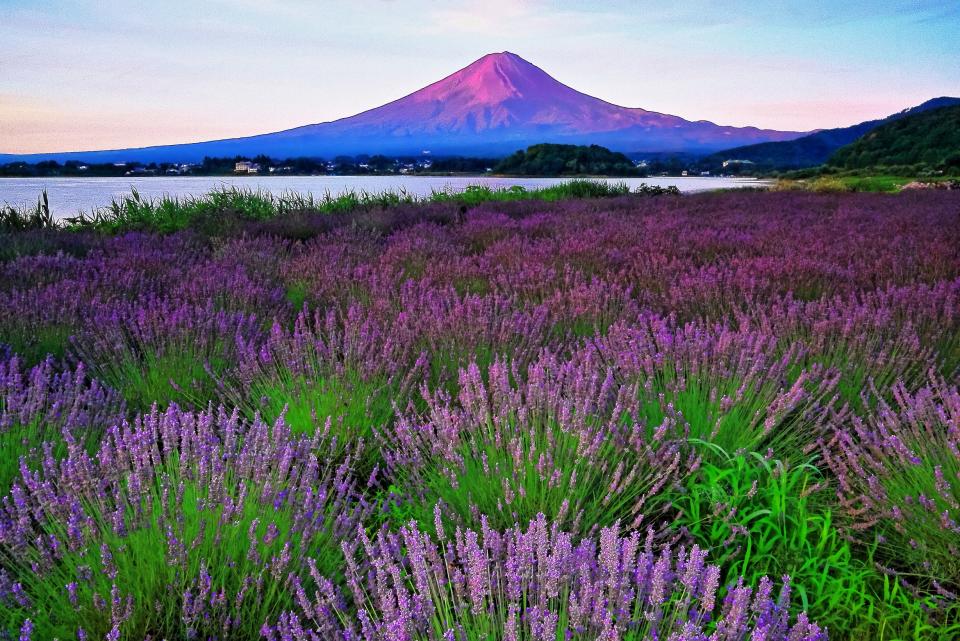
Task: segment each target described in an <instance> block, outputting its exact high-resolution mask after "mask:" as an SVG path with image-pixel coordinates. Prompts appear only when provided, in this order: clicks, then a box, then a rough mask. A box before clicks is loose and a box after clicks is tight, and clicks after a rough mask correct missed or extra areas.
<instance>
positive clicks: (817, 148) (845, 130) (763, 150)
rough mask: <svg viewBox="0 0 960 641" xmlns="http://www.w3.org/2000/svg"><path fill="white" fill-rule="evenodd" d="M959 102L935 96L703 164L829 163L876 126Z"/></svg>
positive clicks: (772, 166)
mask: <svg viewBox="0 0 960 641" xmlns="http://www.w3.org/2000/svg"><path fill="white" fill-rule="evenodd" d="M958 104H960V98H951V97H947V96H944V97H940V98H934V99H932V100H928V101H926V102H924V103H923V104H920V105H917V106H916V107H912V108H910V109H905V110H903V111H901V112H899V113H896V114H893V115H891V116H887V117H886V118H881V119H879V120H868V121H866V122H861V123H859V124H856V125H853V126H851V127H840V128H837V129H824V130H822V131H818V132H815V133H812V134H810V135H807V136H803V137H801V138H796V139H795V140H788V141H778V142H765V143H759V144H754V145H746V146H743V147H734V148H731V149H727V150H724V151H722V152H720V153H715V154H712V155H710V156H708V157H706V158H704V159H703V164H704V165H706V166H709V167H711V168H716V167H718V166H720V165H721V164H722V163H723V162H724V161H726V160H747V161H750V162H751V163H753V167H752V168H753V169H756V170H761V171H772V170H790V169H803V168H806V167H816V166H817V165H822V164H824V163H825V162H827V159H829V158H830V156H831V155H832V154H833V153H834V152H835V151H837V150H838V149H840V148H841V147H843V146H845V145H849V144H850V143H852V142H853V141H855V140H857V139H858V138H860V137H861V136H864V135H866V134H868V133H870V132H871V131H873V130H874V129H876V128H877V127H881V126H883V125H885V124H887V123H890V122H895V121H897V120H900V119H902V118H908V117H910V116H913V115H916V114H920V113H924V112H927V111H930V110H933V109H939V108H941V107H946V106H950V105H958Z"/></svg>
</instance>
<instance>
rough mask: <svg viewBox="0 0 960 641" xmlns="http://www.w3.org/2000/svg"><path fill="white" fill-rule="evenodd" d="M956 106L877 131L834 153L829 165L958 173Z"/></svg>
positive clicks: (959, 108)
mask: <svg viewBox="0 0 960 641" xmlns="http://www.w3.org/2000/svg"><path fill="white" fill-rule="evenodd" d="M958 158H960V105H956V106H952V107H943V108H940V109H933V110H931V111H926V112H923V113H919V114H915V115H912V116H908V117H905V118H900V119H897V120H894V121H892V122H889V123H887V124H885V125H883V126H881V127H877V128H876V129H874V130H873V131H871V132H870V133H868V134H867V135H865V136H863V137H862V138H860V139H859V140H857V141H856V142H854V143H852V144H850V145H847V146H846V147H843V148H841V149H838V150H837V151H836V152H835V153H834V154H833V155H832V156H831V157H830V160H829V161H828V164H829V165H832V166H835V167H842V168H845V169H876V168H880V167H893V166H901V167H902V166H915V167H916V168H917V169H918V170H921V171H922V170H923V169H935V170H945V171H949V172H960V162H957V159H958Z"/></svg>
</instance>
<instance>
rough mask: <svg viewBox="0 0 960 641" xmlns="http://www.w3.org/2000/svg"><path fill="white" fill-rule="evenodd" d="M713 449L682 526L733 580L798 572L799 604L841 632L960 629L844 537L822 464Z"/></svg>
mask: <svg viewBox="0 0 960 641" xmlns="http://www.w3.org/2000/svg"><path fill="white" fill-rule="evenodd" d="M700 446H702V447H704V448H706V449H709V450H711V456H710V457H709V460H710V462H707V463H705V464H704V465H703V466H702V467H701V469H700V470H699V471H698V472H697V473H696V474H695V475H692V476H691V477H689V478H688V479H687V480H686V482H685V483H684V486H683V491H682V493H680V494H678V495H676V496H675V498H674V499H673V503H674V507H676V508H677V510H678V513H679V516H678V517H677V519H676V520H675V521H674V524H673V527H674V528H676V529H677V530H678V531H684V532H687V533H688V534H689V535H690V536H691V537H692V539H693V541H694V542H696V543H697V544H699V545H700V546H701V547H703V548H705V549H708V550H710V559H711V562H713V563H718V564H720V565H721V567H722V568H723V570H724V571H725V572H726V577H725V578H726V580H727V581H728V582H729V581H735V580H736V578H737V577H738V576H740V575H742V576H744V577H745V578H746V579H747V581H748V582H752V583H756V582H757V581H758V580H759V579H760V578H761V577H763V576H770V577H779V576H783V575H789V576H790V578H791V584H792V587H793V593H794V603H795V606H796V607H797V608H798V609H799V610H803V611H806V612H807V613H808V614H809V615H810V617H811V619H812V620H815V621H817V622H818V623H820V624H821V625H825V626H828V627H829V630H830V638H831V639H833V640H838V639H851V640H859V639H917V640H919V639H928V638H948V637H937V636H934V635H935V634H949V633H948V632H947V630H952V631H953V633H956V632H960V621H957V620H956V615H957V613H956V612H955V611H948V612H945V613H944V614H945V615H946V616H953V617H954V623H953V624H952V627H950V626H945V627H942V628H940V629H937V628H936V627H934V626H932V625H931V623H930V621H931V618H930V614H929V612H928V611H927V610H928V609H931V608H934V609H935V608H936V607H937V606H936V604H935V602H934V601H933V600H926V601H924V600H921V599H918V598H916V597H915V596H914V595H913V594H912V593H911V592H910V591H909V590H907V589H906V588H904V587H903V586H902V585H900V584H899V583H898V582H897V581H896V580H895V579H893V578H892V577H889V576H887V575H885V574H884V573H882V572H880V571H879V570H878V569H877V567H876V566H875V564H874V556H875V553H876V551H877V549H876V546H874V547H873V548H868V549H867V550H866V552H865V553H864V550H862V549H860V548H858V547H857V546H856V545H854V544H853V543H852V542H851V541H850V540H848V538H847V537H845V536H844V535H843V534H842V531H841V529H840V528H839V527H838V526H837V524H836V523H835V522H834V514H833V512H832V510H831V507H830V506H831V498H830V496H829V495H830V494H832V490H831V489H830V488H829V485H828V484H829V479H828V478H827V477H825V476H824V475H823V474H822V473H821V472H820V470H819V469H818V468H817V467H816V466H815V465H814V464H813V462H806V463H802V464H799V465H794V466H792V467H790V466H788V465H787V464H785V463H784V462H783V461H779V460H774V459H767V458H765V457H763V456H761V455H759V454H757V453H747V454H740V455H730V454H727V453H726V452H724V451H723V450H722V449H720V448H718V447H716V446H713V445H709V444H705V443H701V444H700Z"/></svg>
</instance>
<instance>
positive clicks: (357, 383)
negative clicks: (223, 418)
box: [249, 368, 397, 473]
mask: <svg viewBox="0 0 960 641" xmlns="http://www.w3.org/2000/svg"><path fill="white" fill-rule="evenodd" d="M396 392H397V390H395V389H394V388H393V387H392V386H391V385H390V384H389V383H388V382H387V381H386V380H383V379H375V380H364V379H363V378H362V377H361V376H359V375H358V374H357V373H355V372H349V371H346V372H341V373H339V374H334V373H331V374H329V375H328V376H325V377H316V378H308V377H306V376H303V375H296V376H295V375H292V374H291V373H290V372H289V371H284V370H283V369H282V368H280V369H278V371H277V372H276V373H275V374H274V375H272V376H270V377H261V378H259V379H258V380H256V381H254V382H253V384H252V385H251V387H250V391H249V398H251V399H260V402H259V403H258V404H256V405H255V408H254V410H255V411H258V412H260V414H261V416H263V417H264V419H266V420H267V421H268V422H270V423H273V422H274V421H276V420H277V419H278V418H279V417H280V416H281V415H282V416H283V418H284V422H285V423H286V424H287V425H288V426H289V427H290V430H291V431H292V432H293V433H304V434H313V433H315V432H318V431H320V432H324V431H326V430H328V429H329V436H328V438H330V448H331V453H332V454H333V455H334V456H336V457H340V456H342V455H343V454H345V452H346V451H347V449H348V448H349V449H350V450H351V451H353V450H356V449H358V448H359V447H360V444H363V446H364V450H363V453H362V454H360V455H359V456H360V461H359V462H358V466H359V468H360V470H361V473H367V472H370V471H371V470H372V469H373V468H374V467H375V466H376V465H377V464H380V463H382V457H381V456H380V452H379V450H378V448H377V447H376V444H375V443H374V438H373V437H374V433H375V431H376V430H379V429H381V428H383V427H384V426H385V425H387V424H388V423H389V422H390V420H391V419H392V418H393V405H392V403H393V398H394V394H395V393H396Z"/></svg>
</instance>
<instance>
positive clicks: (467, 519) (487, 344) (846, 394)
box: [0, 190, 960, 641]
mask: <svg viewBox="0 0 960 641" xmlns="http://www.w3.org/2000/svg"><path fill="white" fill-rule="evenodd" d="M218 220H219V222H218V224H210V221H209V219H208V220H207V221H206V222H205V223H204V224H202V225H191V224H187V225H185V226H184V227H185V228H184V229H181V230H180V231H176V232H174V233H167V234H159V233H155V232H152V231H149V230H146V231H127V232H124V231H122V230H116V229H114V230H113V231H114V232H116V233H106V232H103V231H92V230H83V229H72V230H62V229H61V230H57V229H39V230H26V231H10V232H0V491H2V496H3V498H2V503H0V639H20V640H21V641H24V640H29V639H34V640H40V641H47V640H52V639H60V640H61V641H67V640H73V639H77V640H80V641H83V640H89V641H93V640H99V639H107V640H109V641H117V640H120V639H123V640H137V641H139V640H143V639H150V640H153V641H160V640H162V639H166V640H169V641H174V640H180V639H185V640H186V639H190V640H193V639H196V640H214V639H216V640H232V639H239V640H247V639H249V640H254V639H264V640H268V641H308V640H309V641H319V640H323V641H327V640H331V641H408V640H409V641H414V640H416V641H427V640H430V641H454V640H456V641H467V640H470V641H473V640H488V639H489V640H501V639H502V640H504V641H568V640H569V641H573V640H576V641H588V640H589V641H594V640H604V641H613V640H624V641H626V640H637V641H640V640H647V639H655V640H658V641H668V640H672V641H694V640H707V639H709V640H710V641H724V640H726V641H734V640H737V641H747V640H750V641H814V640H822V639H827V638H830V639H834V640H837V639H956V638H960V602H958V596H957V595H958V594H960V525H958V519H960V388H958V385H960V195H958V194H957V193H956V192H947V191H934V190H915V191H914V192H913V193H906V192H905V193H903V194H900V195H896V196H889V195H879V194H816V193H810V192H779V193H778V192H771V193H761V192H740V193H735V192H725V193H711V194H699V195H684V196H677V195H669V194H668V195H656V196H637V195H625V196H617V197H606V198H590V199H568V200H559V201H556V202H544V201H540V200H536V199H531V200H521V201H516V202H486V203H480V204H477V205H476V206H471V207H466V206H463V205H461V204H459V203H456V202H435V203H413V204H402V203H401V204H398V205H396V206H392V207H385V208H380V207H369V208H361V209H359V210H357V211H355V212H352V213H334V214H330V213H324V214H321V213H311V212H310V211H296V212H286V213H285V214H284V215H281V216H274V217H259V218H258V219H256V220H252V219H243V218H238V217H236V216H232V215H231V214H230V212H223V217H222V219H218Z"/></svg>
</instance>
